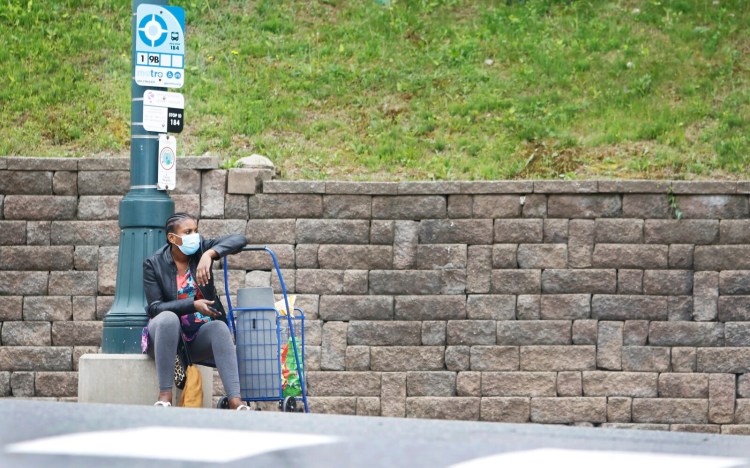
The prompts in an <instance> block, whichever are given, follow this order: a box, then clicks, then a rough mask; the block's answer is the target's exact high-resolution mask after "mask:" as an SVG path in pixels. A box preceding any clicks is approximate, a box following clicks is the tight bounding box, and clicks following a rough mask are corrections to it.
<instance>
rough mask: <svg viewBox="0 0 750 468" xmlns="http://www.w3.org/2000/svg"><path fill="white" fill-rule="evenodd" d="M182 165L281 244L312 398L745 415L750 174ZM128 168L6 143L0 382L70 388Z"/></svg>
mask: <svg viewBox="0 0 750 468" xmlns="http://www.w3.org/2000/svg"><path fill="white" fill-rule="evenodd" d="M179 166H180V170H179V171H178V187H177V189H176V190H175V191H174V192H172V196H173V198H174V200H175V204H176V207H177V209H178V210H182V211H188V212H191V213H193V214H195V215H196V216H200V217H201V223H200V228H201V231H202V232H203V234H204V235H207V236H214V235H220V234H225V233H232V232H244V233H245V235H246V236H247V238H248V241H249V242H251V243H255V244H267V245H269V246H271V247H272V248H273V249H274V251H275V252H276V253H277V255H278V257H279V260H280V263H281V267H282V269H283V273H284V279H285V282H286V283H287V285H288V287H289V289H290V291H292V292H294V293H295V294H296V295H297V301H298V304H299V305H301V306H302V308H303V309H304V310H305V312H306V315H307V319H308V320H307V327H306V334H307V336H306V338H307V348H306V360H307V369H308V371H309V373H308V379H309V395H310V401H311V406H312V409H313V411H317V412H335V413H342V414H364V415H383V416H398V417H404V416H405V417H421V418H451V419H467V420H483V421H507V422H528V421H530V422H538V423H562V424H584V425H591V424H593V425H596V426H606V427H639V428H654V429H665V430H670V429H671V430H683V431H704V432H723V433H734V434H750V221H749V220H748V216H749V215H750V206H749V204H748V194H750V182H671V183H670V182H662V181H576V182H563V181H535V182H531V181H498V182H436V183H428V182H417V183H357V182H322V181H315V182H297V181H291V182H288V181H274V180H265V181H264V180H262V179H267V177H264V176H263V175H262V174H261V173H258V172H254V171H251V170H246V169H232V170H229V171H227V170H217V169H216V167H217V164H216V161H215V160H213V159H210V158H187V159H181V160H180V161H179ZM127 169H128V160H122V159H35V158H0V295H2V296H3V297H2V298H1V300H2V303H3V307H0V321H1V322H0V396H15V397H24V398H27V397H45V398H46V397H49V398H58V399H75V396H76V389H77V361H78V357H79V356H80V355H81V354H83V353H91V352H97V350H98V346H99V345H100V342H101V319H102V317H103V316H104V315H105V314H106V313H107V311H108V310H109V308H110V307H111V304H112V299H113V294H114V285H115V277H116V264H117V250H118V247H117V244H118V241H119V228H118V222H117V214H118V203H119V201H120V199H121V197H122V195H124V194H125V193H126V191H127V190H128V187H129V173H128V171H127ZM670 194H671V195H670ZM675 209H679V210H680V211H681V213H682V217H683V219H682V220H676V219H674V218H675V216H674V215H675ZM268 268H269V263H268V261H267V259H265V258H263V257H262V256H258V255H257V254H255V255H253V254H249V253H243V254H241V255H237V256H235V257H233V258H232V259H231V261H230V269H231V271H230V285H231V289H232V290H233V291H235V290H236V289H237V288H239V287H242V286H259V285H264V284H268V283H269V282H270V283H272V284H273V285H274V286H275V287H277V289H278V281H277V280H276V279H275V278H272V275H271V274H270V273H269V271H268ZM216 382H217V388H216V393H217V395H218V394H220V392H221V388H220V387H221V385H220V381H219V379H218V378H217V379H216Z"/></svg>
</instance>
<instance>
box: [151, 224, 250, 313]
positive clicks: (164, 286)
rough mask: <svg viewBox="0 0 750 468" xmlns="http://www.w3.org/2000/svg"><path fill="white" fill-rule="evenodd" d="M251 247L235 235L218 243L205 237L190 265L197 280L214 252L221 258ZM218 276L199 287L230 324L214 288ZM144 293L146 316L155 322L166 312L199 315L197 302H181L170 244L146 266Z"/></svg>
mask: <svg viewBox="0 0 750 468" xmlns="http://www.w3.org/2000/svg"><path fill="white" fill-rule="evenodd" d="M245 244H247V240H246V239H245V237H244V236H241V235H238V234H233V235H230V236H224V237H219V238H217V239H204V238H203V237H201V246H200V249H198V251H197V252H196V253H194V254H193V255H191V256H190V257H188V265H189V267H190V272H191V273H192V274H193V278H195V277H196V272H195V270H196V268H198V262H199V261H200V259H201V256H202V255H203V253H204V252H205V251H206V250H208V249H213V250H214V251H215V252H216V253H217V254H219V258H223V257H225V256H227V255H231V254H233V253H237V252H239V251H240V250H242V248H243V247H244V246H245ZM214 275H215V272H212V273H211V279H210V280H209V282H208V284H207V285H205V286H198V289H200V291H201V293H202V294H203V298H204V299H208V300H209V301H215V302H214V303H213V304H212V307H213V308H215V309H216V310H218V311H219V312H221V313H222V316H223V317H222V320H224V321H225V322H226V320H227V319H226V315H227V314H226V312H225V311H224V306H222V305H221V301H220V300H219V297H218V296H217V294H216V286H215V285H214ZM143 289H144V290H145V293H146V304H147V305H146V313H147V314H148V316H149V317H151V318H154V317H156V316H157V315H158V314H159V313H161V312H164V311H165V310H170V311H172V312H174V313H175V314H177V315H187V314H191V313H193V312H195V307H193V298H192V297H188V298H185V299H177V266H176V265H175V263H174V259H173V258H172V244H166V245H165V246H163V247H161V248H160V249H159V250H157V251H156V253H154V254H153V255H152V256H150V257H149V258H147V259H146V260H144V262H143Z"/></svg>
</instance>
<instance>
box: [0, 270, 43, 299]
mask: <svg viewBox="0 0 750 468" xmlns="http://www.w3.org/2000/svg"><path fill="white" fill-rule="evenodd" d="M48 278H49V273H47V272H46V271H0V296H9V295H21V296H27V295H45V294H47V281H48Z"/></svg>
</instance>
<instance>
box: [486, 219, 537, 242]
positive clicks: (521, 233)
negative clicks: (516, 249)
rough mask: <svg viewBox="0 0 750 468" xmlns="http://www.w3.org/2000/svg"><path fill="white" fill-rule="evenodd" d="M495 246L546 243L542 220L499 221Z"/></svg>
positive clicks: (496, 225)
mask: <svg viewBox="0 0 750 468" xmlns="http://www.w3.org/2000/svg"><path fill="white" fill-rule="evenodd" d="M494 232H495V244H521V243H524V244H538V243H541V242H543V241H544V221H543V220H542V219H498V220H496V221H495V229H494Z"/></svg>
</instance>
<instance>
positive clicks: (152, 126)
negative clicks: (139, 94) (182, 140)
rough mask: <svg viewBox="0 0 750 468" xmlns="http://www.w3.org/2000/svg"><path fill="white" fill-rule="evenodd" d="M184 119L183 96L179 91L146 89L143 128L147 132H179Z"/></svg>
mask: <svg viewBox="0 0 750 468" xmlns="http://www.w3.org/2000/svg"><path fill="white" fill-rule="evenodd" d="M184 121H185V98H184V97H183V96H182V94H180V93H168V92H166V91H156V90H153V89H149V90H146V92H145V93H143V128H144V129H145V130H148V131H149V132H157V133H180V132H182V128H183V125H184Z"/></svg>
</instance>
